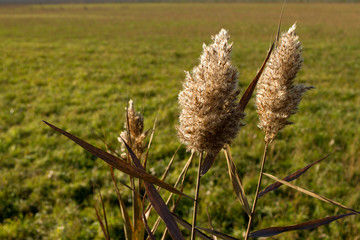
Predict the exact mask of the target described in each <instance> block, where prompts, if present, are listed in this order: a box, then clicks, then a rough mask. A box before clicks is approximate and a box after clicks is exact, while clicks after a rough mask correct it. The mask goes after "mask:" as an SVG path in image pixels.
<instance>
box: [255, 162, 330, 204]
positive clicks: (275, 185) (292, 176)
mask: <svg viewBox="0 0 360 240" xmlns="http://www.w3.org/2000/svg"><path fill="white" fill-rule="evenodd" d="M328 156H329V155H326V156H325V157H323V158H321V159H319V160H317V161H315V162H312V163H310V164H309V165H307V166H306V167H304V168H301V169H299V170H297V171H296V172H294V173H292V174H290V175H288V176H286V177H285V178H283V179H282V180H284V181H287V182H291V181H293V180H295V179H297V178H299V177H300V176H301V175H302V174H304V173H305V172H306V171H307V170H309V168H311V167H312V166H314V165H315V164H317V163H319V162H321V161H322V160H324V159H326V158H327V157H328ZM281 185H283V184H282V183H280V182H276V183H273V184H271V185H269V186H268V187H266V188H265V189H264V190H262V191H261V192H260V193H259V196H258V199H259V198H261V197H262V196H264V195H265V194H267V193H269V192H271V191H274V190H276V189H278V188H279V187H280V186H281Z"/></svg>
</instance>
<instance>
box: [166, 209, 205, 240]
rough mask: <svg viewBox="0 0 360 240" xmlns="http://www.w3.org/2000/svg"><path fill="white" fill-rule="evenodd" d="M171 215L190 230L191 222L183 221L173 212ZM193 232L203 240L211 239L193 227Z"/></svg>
mask: <svg viewBox="0 0 360 240" xmlns="http://www.w3.org/2000/svg"><path fill="white" fill-rule="evenodd" d="M173 216H174V218H175V220H176V221H177V222H178V223H179V224H180V225H181V226H183V227H184V228H186V229H187V230H189V231H191V224H190V223H188V222H187V221H185V220H184V219H182V218H181V217H179V216H177V215H175V214H174V213H173ZM195 233H196V236H197V237H200V238H201V239H204V240H212V238H210V237H208V236H207V235H206V234H204V233H203V232H201V231H200V230H199V229H196V228H195Z"/></svg>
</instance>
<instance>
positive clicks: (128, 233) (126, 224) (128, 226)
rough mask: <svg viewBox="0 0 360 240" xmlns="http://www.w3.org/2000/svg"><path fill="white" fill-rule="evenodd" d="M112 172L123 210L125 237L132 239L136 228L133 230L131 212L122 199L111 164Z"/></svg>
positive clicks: (121, 209)
mask: <svg viewBox="0 0 360 240" xmlns="http://www.w3.org/2000/svg"><path fill="white" fill-rule="evenodd" d="M110 172H111V178H112V181H113V183H114V187H115V192H116V196H117V198H118V202H119V207H120V211H121V217H122V219H123V221H124V232H125V238H126V239H132V233H133V231H134V230H133V226H132V224H131V219H130V216H129V213H128V211H127V208H126V205H125V202H124V200H123V199H122V197H121V194H120V191H119V188H118V186H117V184H116V179H115V174H114V171H113V168H112V167H111V166H110Z"/></svg>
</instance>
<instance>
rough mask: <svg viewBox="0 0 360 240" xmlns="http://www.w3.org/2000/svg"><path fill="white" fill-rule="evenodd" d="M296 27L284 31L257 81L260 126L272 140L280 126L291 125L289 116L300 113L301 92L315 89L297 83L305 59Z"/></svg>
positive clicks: (267, 140) (266, 138)
mask: <svg viewBox="0 0 360 240" xmlns="http://www.w3.org/2000/svg"><path fill="white" fill-rule="evenodd" d="M295 28H296V24H294V25H293V26H292V27H291V28H290V29H289V30H288V32H287V33H284V34H282V36H281V39H280V41H279V43H278V45H277V47H276V49H275V51H274V52H273V54H272V55H271V57H270V59H269V62H268V64H267V67H266V69H265V71H264V73H263V74H262V76H261V78H260V79H259V82H258V84H257V95H256V105H257V112H258V114H259V118H260V123H259V125H258V126H259V128H261V129H262V130H263V131H264V132H265V141H266V142H272V141H273V140H274V139H275V138H276V135H277V133H278V132H279V131H280V130H281V129H283V128H284V127H285V126H286V125H288V124H291V122H289V121H288V118H289V117H290V116H291V115H292V114H295V113H296V112H297V110H298V105H299V103H300V100H301V97H302V95H303V94H304V93H305V92H306V91H307V90H309V89H311V88H313V87H306V86H304V85H294V78H295V77H296V74H297V72H298V71H299V70H300V68H301V65H302V62H303V59H302V57H301V51H302V47H301V45H300V42H299V36H298V35H297V34H296V33H295Z"/></svg>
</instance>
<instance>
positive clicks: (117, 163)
mask: <svg viewBox="0 0 360 240" xmlns="http://www.w3.org/2000/svg"><path fill="white" fill-rule="evenodd" d="M43 122H44V123H45V124H46V125H48V126H49V127H51V128H52V129H54V130H55V131H57V132H59V133H61V134H62V135H64V136H66V137H68V138H70V139H71V140H72V141H74V142H75V143H76V144H78V145H79V146H81V147H82V148H84V149H85V150H86V151H88V152H90V153H92V154H93V155H95V156H96V157H98V158H101V159H102V160H104V161H105V162H107V163H108V164H110V165H111V166H113V167H114V168H116V169H118V170H120V171H122V172H124V173H126V174H128V175H130V176H133V177H136V178H140V179H142V180H144V181H147V182H150V183H153V184H155V185H157V186H160V187H162V188H164V189H166V190H168V191H169V192H173V193H175V194H178V195H183V196H186V197H188V198H190V199H192V198H191V197H189V196H187V195H186V194H184V193H182V192H180V191H179V190H177V189H176V188H174V187H172V186H170V185H169V184H167V183H165V182H163V181H161V180H160V179H158V178H156V177H154V176H153V175H151V174H148V173H147V172H146V171H144V170H143V169H141V168H138V167H134V166H132V165H131V164H129V163H127V162H125V161H122V160H121V159H119V158H117V157H115V156H113V155H111V154H110V153H107V152H105V151H103V150H101V149H99V148H97V147H95V146H93V145H91V144H89V143H87V142H85V141H84V140H82V139H80V138H78V137H76V136H74V135H72V134H70V133H68V132H66V131H64V130H62V129H60V128H58V127H56V126H54V125H52V124H50V123H48V122H46V121H43Z"/></svg>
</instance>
